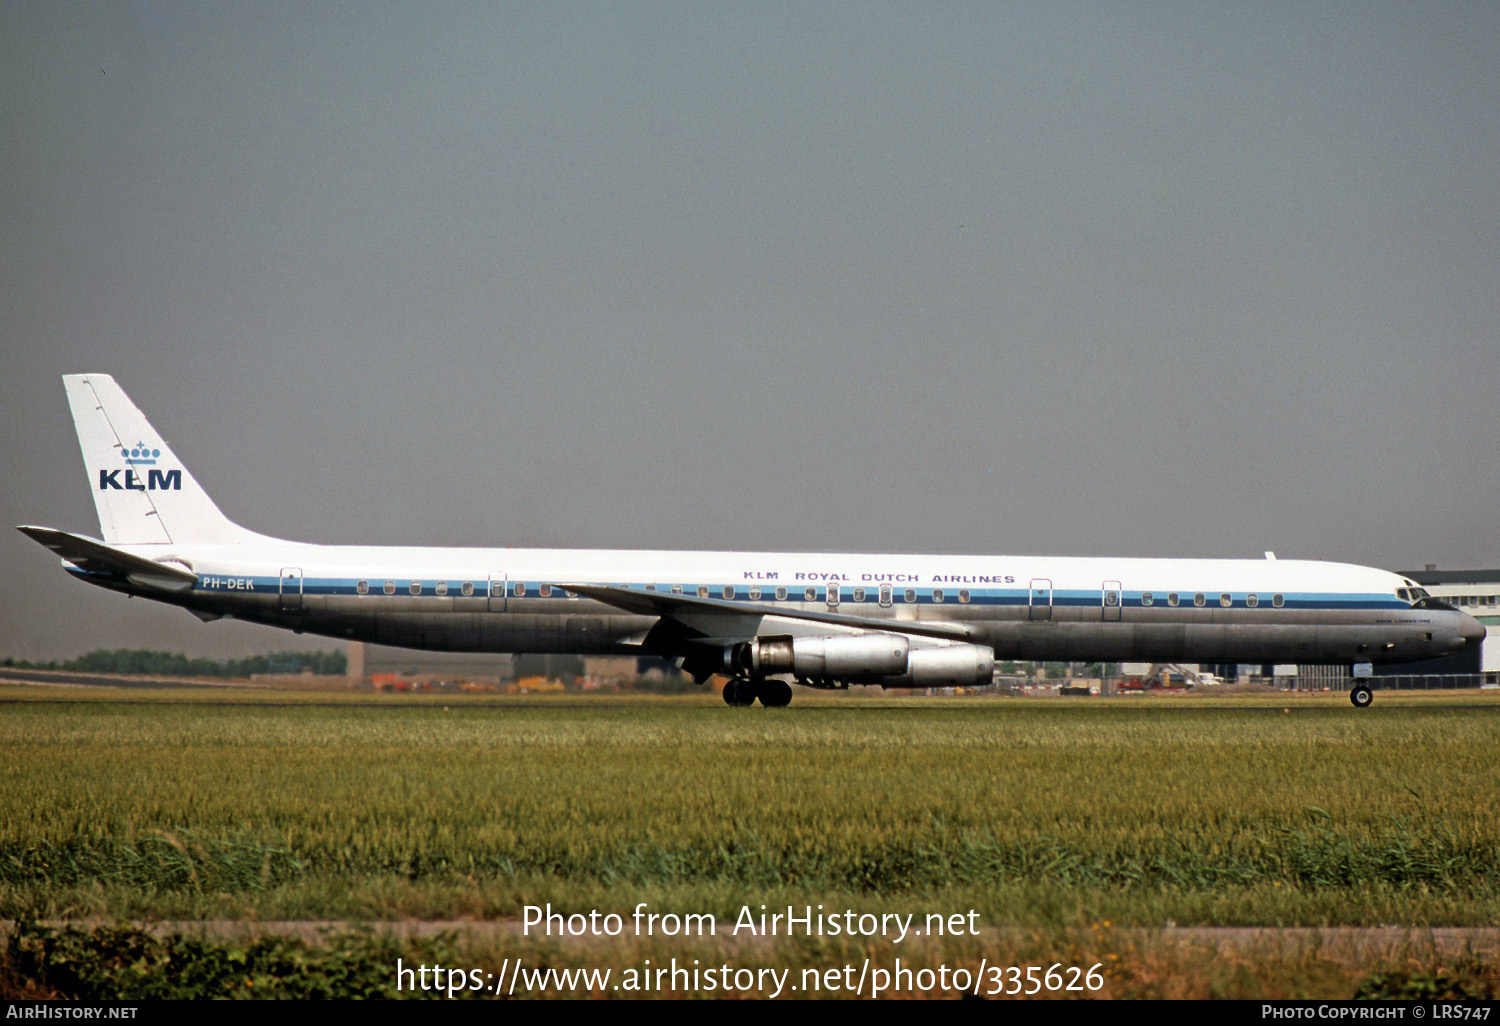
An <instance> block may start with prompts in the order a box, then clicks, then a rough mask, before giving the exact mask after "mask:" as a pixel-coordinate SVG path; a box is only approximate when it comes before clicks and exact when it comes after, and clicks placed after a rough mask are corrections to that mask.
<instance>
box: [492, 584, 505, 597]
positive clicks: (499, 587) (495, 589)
mask: <svg viewBox="0 0 1500 1026" xmlns="http://www.w3.org/2000/svg"><path fill="white" fill-rule="evenodd" d="M490 597H491V598H504V597H505V582H504V581H491V582H490Z"/></svg>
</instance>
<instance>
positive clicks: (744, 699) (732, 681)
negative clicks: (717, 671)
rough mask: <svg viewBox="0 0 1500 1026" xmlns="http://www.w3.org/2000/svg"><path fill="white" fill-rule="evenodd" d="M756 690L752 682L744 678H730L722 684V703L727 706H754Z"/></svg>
mask: <svg viewBox="0 0 1500 1026" xmlns="http://www.w3.org/2000/svg"><path fill="white" fill-rule="evenodd" d="M757 690H758V689H757V688H756V687H755V684H754V682H752V681H749V680H746V679H745V678H744V677H730V678H729V680H728V681H727V682H725V684H724V701H725V702H726V703H727V704H729V705H738V706H746V705H754V704H755V699H756V697H757Z"/></svg>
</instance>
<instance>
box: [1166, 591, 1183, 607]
mask: <svg viewBox="0 0 1500 1026" xmlns="http://www.w3.org/2000/svg"><path fill="white" fill-rule="evenodd" d="M1181 601H1182V600H1181V599H1179V598H1178V597H1177V593H1176V592H1175V591H1171V592H1168V593H1167V605H1169V606H1175V605H1177V604H1178V603H1179V602H1181Z"/></svg>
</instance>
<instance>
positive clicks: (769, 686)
mask: <svg viewBox="0 0 1500 1026" xmlns="http://www.w3.org/2000/svg"><path fill="white" fill-rule="evenodd" d="M757 698H758V699H760V704H761V705H763V706H765V707H766V708H767V709H775V708H779V707H781V706H784V705H791V703H792V686H791V685H790V684H788V683H787V682H786V681H784V680H755V679H753V678H751V677H730V678H729V680H728V682H726V683H725V685H724V701H725V702H726V703H728V704H729V705H754V704H755V700H756V699H757Z"/></svg>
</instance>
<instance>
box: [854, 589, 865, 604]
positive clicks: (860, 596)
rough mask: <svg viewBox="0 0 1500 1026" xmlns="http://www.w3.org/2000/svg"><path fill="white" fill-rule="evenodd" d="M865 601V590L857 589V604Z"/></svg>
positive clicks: (855, 597) (855, 590)
mask: <svg viewBox="0 0 1500 1026" xmlns="http://www.w3.org/2000/svg"><path fill="white" fill-rule="evenodd" d="M864 600H865V589H863V588H855V589H854V601H856V602H863V601H864Z"/></svg>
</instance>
